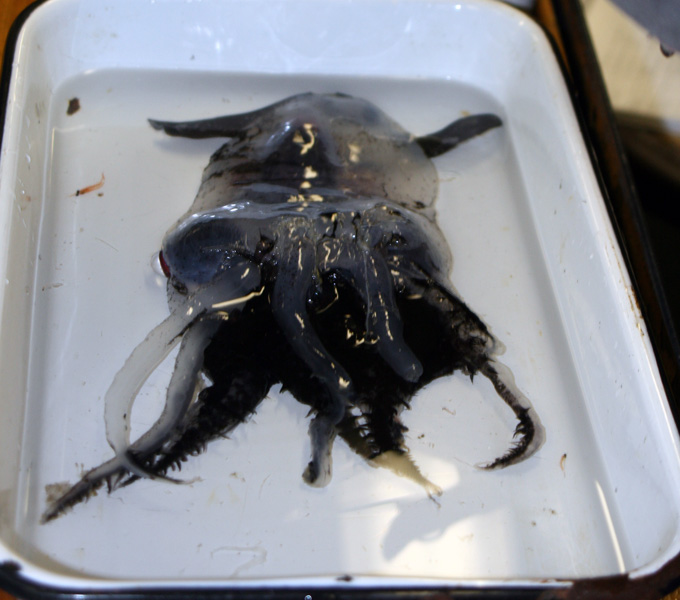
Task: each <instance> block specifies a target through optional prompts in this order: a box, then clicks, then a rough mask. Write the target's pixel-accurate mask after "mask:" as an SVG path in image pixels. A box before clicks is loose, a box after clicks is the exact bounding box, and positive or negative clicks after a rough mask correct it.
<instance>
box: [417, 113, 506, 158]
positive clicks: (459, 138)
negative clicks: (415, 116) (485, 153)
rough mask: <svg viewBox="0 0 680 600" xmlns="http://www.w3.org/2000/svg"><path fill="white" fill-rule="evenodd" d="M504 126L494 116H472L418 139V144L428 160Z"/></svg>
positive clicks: (488, 114)
mask: <svg viewBox="0 0 680 600" xmlns="http://www.w3.org/2000/svg"><path fill="white" fill-rule="evenodd" d="M502 124H503V122H502V121H501V120H500V119H499V118H498V117H497V116H496V115H494V114H490V113H483V114H479V115H471V116H469V117H463V118H462V119H458V120H457V121H454V122H453V123H451V124H450V125H447V126H446V127H444V129H440V130H439V131H435V132H434V133H430V134H428V135H424V136H422V137H419V138H416V143H417V144H418V145H419V146H420V147H421V148H422V149H423V151H424V152H425V155H426V156H427V157H428V158H434V157H435V156H440V155H441V154H444V153H445V152H448V151H449V150H451V149H452V148H455V147H456V146H457V145H458V144H462V143H463V142H466V141H467V140H469V139H471V138H473V137H476V136H478V135H481V134H482V133H485V132H487V131H488V130H489V129H493V128H494V127H500V126H501V125H502Z"/></svg>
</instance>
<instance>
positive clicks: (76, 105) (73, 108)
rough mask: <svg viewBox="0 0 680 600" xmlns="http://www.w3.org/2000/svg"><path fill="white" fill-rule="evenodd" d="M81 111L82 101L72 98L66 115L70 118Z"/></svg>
mask: <svg viewBox="0 0 680 600" xmlns="http://www.w3.org/2000/svg"><path fill="white" fill-rule="evenodd" d="M79 110H80V100H78V98H71V99H70V100H69V101H68V108H67V109H66V114H67V115H68V116H69V117H70V116H71V115H74V114H76V113H77V112H78V111H79Z"/></svg>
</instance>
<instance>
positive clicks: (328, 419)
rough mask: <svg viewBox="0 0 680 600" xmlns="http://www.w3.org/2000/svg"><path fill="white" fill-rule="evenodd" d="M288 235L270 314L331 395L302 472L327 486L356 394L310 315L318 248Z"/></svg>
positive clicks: (314, 426) (314, 427)
mask: <svg viewBox="0 0 680 600" xmlns="http://www.w3.org/2000/svg"><path fill="white" fill-rule="evenodd" d="M288 233H289V235H287V236H286V240H285V245H286V248H285V249H284V248H282V247H279V248H277V249H276V250H275V254H276V255H277V256H279V265H278V273H277V277H276V281H275V282H274V286H273V289H272V311H273V314H274V317H275V318H276V321H277V322H278V324H279V326H280V327H281V330H282V331H283V333H284V335H285V336H286V337H287V339H288V342H289V343H290V345H291V346H292V348H293V350H294V352H295V353H296V354H297V355H298V357H299V358H300V359H301V360H302V361H303V362H304V363H305V364H306V365H307V367H308V368H309V369H310V371H311V372H312V373H314V376H315V377H316V378H318V379H319V380H321V381H322V382H323V383H324V385H325V387H326V388H327V390H328V392H329V395H328V399H329V402H328V403H327V404H326V405H325V406H315V409H316V411H317V414H316V416H315V417H314V418H313V419H312V422H311V423H310V426H309V434H310V438H311V441H312V460H311V461H310V463H309V465H308V466H307V469H306V470H305V472H304V474H303V478H304V479H305V481H306V482H307V483H310V484H312V485H316V486H323V485H326V484H327V483H328V481H329V480H330V474H331V464H330V453H331V449H332V445H333V438H334V437H335V433H336V431H335V426H336V425H337V424H338V423H339V422H340V420H341V419H342V418H343V416H344V414H345V408H346V406H347V405H348V403H349V400H350V399H351V397H352V396H353V394H354V390H353V386H352V381H351V379H350V377H349V375H348V374H347V372H346V371H345V369H344V368H343V367H342V366H341V365H340V364H338V363H337V361H336V360H335V359H334V358H333V357H332V356H331V355H330V354H329V353H328V351H327V350H326V348H325V347H324V346H323V344H322V342H321V340H320V339H319V337H318V335H317V334H316V332H315V331H314V327H313V325H312V323H311V321H310V319H309V315H308V313H307V295H308V290H309V287H310V285H311V282H312V278H313V274H314V270H315V267H316V246H315V244H313V243H312V242H311V241H310V240H308V239H306V238H305V237H304V234H300V233H299V232H297V231H290V232H288ZM282 245H283V244H280V246H282Z"/></svg>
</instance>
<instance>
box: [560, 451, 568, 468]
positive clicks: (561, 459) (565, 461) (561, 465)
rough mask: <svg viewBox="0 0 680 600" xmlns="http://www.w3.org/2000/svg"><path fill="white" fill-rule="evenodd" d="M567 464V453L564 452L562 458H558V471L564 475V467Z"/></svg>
mask: <svg viewBox="0 0 680 600" xmlns="http://www.w3.org/2000/svg"><path fill="white" fill-rule="evenodd" d="M566 464H567V453H566V452H565V453H564V454H563V455H562V458H560V469H562V472H563V473H564V466H565V465H566Z"/></svg>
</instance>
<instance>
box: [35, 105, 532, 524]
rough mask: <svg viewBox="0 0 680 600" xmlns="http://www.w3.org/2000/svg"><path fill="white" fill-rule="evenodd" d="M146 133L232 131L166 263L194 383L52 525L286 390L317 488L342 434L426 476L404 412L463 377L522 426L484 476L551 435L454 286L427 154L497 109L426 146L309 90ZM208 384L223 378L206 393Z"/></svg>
mask: <svg viewBox="0 0 680 600" xmlns="http://www.w3.org/2000/svg"><path fill="white" fill-rule="evenodd" d="M150 123H151V125H152V126H153V127H154V128H155V129H159V130H163V131H165V133H167V134H169V135H174V136H183V137H190V138H207V137H226V138H229V140H228V141H227V142H226V143H225V144H224V145H223V146H221V147H220V148H219V149H218V150H217V151H216V152H215V153H214V154H213V156H212V157H211V159H210V162H209V164H208V166H207V167H206V169H205V171H204V173H203V178H202V182H201V186H200V188H199V191H198V194H197V196H196V199H195V201H194V203H193V205H192V206H191V208H190V209H189V211H188V212H187V213H186V214H185V215H184V216H183V217H182V218H181V219H180V220H179V221H178V223H177V224H176V225H175V226H174V227H173V228H172V229H171V230H170V231H169V232H168V233H167V234H166V236H165V238H164V240H163V244H162V250H161V253H160V259H161V264H162V266H163V270H164V272H165V273H166V275H167V277H168V296H169V303H170V307H171V309H172V310H173V312H177V313H180V312H181V311H184V310H187V306H188V307H189V310H188V311H187V314H192V317H191V319H190V320H189V321H188V323H187V325H186V327H185V328H184V329H183V339H182V345H181V347H180V352H179V354H178V358H177V365H178V367H177V369H178V370H179V369H180V367H181V369H182V371H181V372H182V376H181V377H180V376H179V375H178V376H177V377H176V378H175V376H173V378H174V379H176V381H174V382H171V384H170V387H169V391H168V398H167V405H166V409H167V412H168V416H167V417H166V418H162V419H159V422H158V423H157V424H156V425H155V426H154V428H152V430H150V431H149V432H148V433H147V434H145V435H144V436H142V438H140V439H139V440H137V441H136V442H134V443H132V444H128V445H127V446H125V447H123V448H120V447H115V444H114V443H112V446H114V450H116V457H115V458H114V459H112V460H110V461H108V462H107V463H104V464H103V465H101V466H99V467H96V468H95V469H92V470H91V471H90V472H88V473H87V474H86V475H85V476H84V477H83V478H82V479H81V481H80V482H78V483H77V484H76V485H75V486H73V487H72V488H71V489H70V490H69V491H68V492H67V493H66V494H64V495H63V496H62V497H61V498H59V499H57V500H56V501H54V502H53V503H51V505H50V506H49V507H48V509H47V511H46V512H45V514H44V516H43V520H45V521H47V520H50V519H52V518H54V517H56V516H58V515H59V514H60V513H61V512H63V511H64V510H65V509H66V508H69V507H71V506H73V505H74V504H76V503H78V502H80V501H82V500H84V499H86V498H87V497H89V495H91V494H92V493H93V491H94V490H96V489H97V488H99V487H101V486H102V485H103V484H104V483H107V484H108V487H109V490H111V489H114V488H118V487H122V486H125V485H128V484H129V483H132V482H133V481H135V480H136V479H138V478H139V477H142V476H148V477H155V478H168V477H167V473H168V471H170V470H174V469H175V468H178V467H180V466H181V463H182V462H183V461H185V460H187V458H188V457H189V456H191V455H195V454H198V453H200V452H201V451H203V450H204V448H205V446H206V444H207V443H208V442H209V441H211V440H212V439H215V438H220V437H223V436H225V435H227V434H228V433H229V432H230V431H232V430H233V429H234V428H235V427H236V426H238V425H239V424H240V423H243V422H244V421H245V420H247V419H248V418H249V417H250V416H251V415H252V414H253V413H254V412H255V410H256V409H257V407H258V405H259V403H260V402H261V401H262V400H263V399H264V398H265V396H266V395H267V393H268V392H269V390H270V388H271V387H272V386H273V385H275V384H279V383H280V384H282V387H283V389H285V390H287V391H289V392H290V393H291V394H292V395H293V396H294V397H295V398H296V399H297V400H298V401H299V402H302V403H304V404H306V405H308V406H309V407H310V408H311V413H312V414H313V415H314V416H313V418H312V420H311V423H310V428H309V432H310V438H311V444H312V456H311V460H310V462H309V465H308V466H307V469H306V470H305V472H304V474H303V478H304V480H305V481H306V482H307V483H308V484H310V485H314V486H322V485H326V484H327V483H328V482H329V481H330V478H331V451H332V443H333V440H334V438H335V436H336V435H338V434H339V435H340V436H341V437H342V438H343V439H344V440H345V441H346V442H347V443H348V444H349V446H350V447H351V448H353V449H354V450H355V451H356V452H357V453H358V454H359V455H361V456H362V457H364V458H366V459H371V460H376V459H378V458H379V457H380V456H383V455H386V454H387V453H392V455H394V456H397V457H403V460H404V461H405V462H406V463H408V465H409V466H410V467H411V468H412V469H414V470H415V472H417V467H415V465H414V464H413V463H412V462H411V460H410V457H408V452H407V450H406V447H405V444H404V437H403V432H404V431H405V428H404V426H403V425H402V424H401V422H400V420H399V413H400V412H401V410H402V409H403V408H404V407H408V406H410V401H411V398H412V397H413V395H414V394H415V393H416V392H417V391H418V390H420V389H421V388H422V387H423V386H425V385H427V384H428V383H429V382H431V381H432V380H434V379H436V378H438V377H442V376H446V375H450V374H451V373H453V372H454V371H456V370H461V371H462V372H463V373H465V374H468V375H470V377H472V376H473V375H474V374H476V373H481V374H483V375H484V376H486V377H487V378H489V380H490V381H491V382H492V383H493V385H494V387H495V389H496V391H497V392H498V394H499V396H500V397H501V398H502V399H503V400H504V401H505V402H506V403H507V404H508V405H509V406H510V408H511V409H512V410H513V411H514V413H515V415H516V417H517V419H518V421H519V423H518V425H517V428H516V430H515V436H516V438H517V439H516V441H515V442H514V444H513V445H512V446H511V447H510V449H509V450H508V451H507V452H506V453H505V454H504V455H503V456H501V457H499V458H497V459H495V460H494V461H492V462H491V463H489V464H487V465H484V467H483V468H487V469H493V468H498V467H504V466H508V465H511V464H514V463H516V462H519V461H521V460H524V459H526V458H527V457H528V456H530V455H531V454H533V453H534V452H535V451H536V450H537V449H538V448H539V447H540V445H541V444H542V443H543V440H544V431H543V427H542V425H541V423H540V420H539V419H538V416H537V415H536V413H535V411H534V409H533V408H532V407H531V404H530V403H529V401H528V400H527V399H526V398H525V397H524V396H523V395H522V393H521V392H520V391H519V390H518V389H517V388H516V387H515V386H514V383H513V382H512V377H511V376H509V372H508V371H507V369H506V368H505V367H503V366H502V365H501V364H500V363H498V362H497V361H496V360H495V359H494V357H493V350H494V347H495V346H496V342H495V340H494V338H493V337H492V335H491V334H490V333H489V331H488V329H487V327H486V326H485V325H484V323H483V322H482V321H481V320H480V319H479V318H478V317H477V316H476V315H475V314H474V313H473V312H472V311H471V310H470V309H469V308H468V307H467V306H466V305H465V304H464V303H463V302H462V301H461V300H460V299H459V298H458V297H456V295H455V294H454V293H453V291H452V286H451V284H450V283H449V279H448V277H449V271H450V268H451V257H450V253H449V250H448V247H447V245H446V242H445V240H444V238H443V236H442V234H441V232H440V230H439V228H438V227H437V224H436V221H435V211H434V202H435V200H436V196H437V187H438V186H437V173H436V170H435V168H434V165H433V164H432V161H431V160H430V159H431V158H433V157H435V156H438V155H440V154H443V153H445V152H447V151H449V150H451V149H452V148H454V147H455V146H457V145H458V144H459V143H461V142H464V141H466V140H468V139H470V138H472V137H474V136H477V135H480V134H482V133H484V132H486V131H488V130H489V129H492V128H495V127H498V126H500V125H501V121H500V119H499V118H498V117H496V116H495V115H492V114H481V115H475V116H471V117H466V118H463V119H460V120H457V121H454V122H453V123H451V124H450V125H448V126H447V127H445V128H444V129H442V130H440V131H437V132H434V133H432V134H429V135H426V136H422V137H414V136H412V135H411V134H409V133H408V132H406V131H405V130H403V129H402V128H401V127H400V126H399V125H398V124H397V123H396V122H394V121H393V120H392V119H390V118H389V117H388V116H387V115H385V114H384V113H383V112H381V111H380V110H379V109H378V108H377V107H375V106H374V105H372V104H371V103H369V102H367V101H365V100H361V99H357V98H353V97H351V96H346V95H343V94H333V95H317V94H311V93H310V94H302V95H298V96H293V97H291V98H288V99H286V100H283V101H281V102H278V103H276V104H273V105H271V106H268V107H265V108H263V109H260V110H256V111H254V112H251V113H244V114H239V115H232V116H225V117H220V118H216V119H208V120H204V121H193V122H184V123H169V122H162V121H150ZM206 297H208V298H209V300H206ZM159 327H160V326H159ZM140 346H141V345H140ZM201 374H202V375H204V376H205V377H206V378H207V379H208V380H209V382H210V385H208V386H207V387H205V388H204V389H202V390H201V391H200V392H199V393H198V394H197V396H195V393H194V392H195V388H196V382H197V380H198V378H199V376H201ZM125 418H127V417H125ZM109 439H110V441H111V438H109ZM397 470H398V471H400V472H402V473H403V472H404V471H408V470H409V468H405V469H404V468H398V469H397ZM412 478H414V479H416V480H418V481H419V482H420V483H421V484H423V485H425V487H426V489H428V491H429V492H431V491H432V490H433V489H434V487H435V486H431V487H428V485H426V484H429V482H427V481H426V480H425V479H424V478H422V477H421V476H418V477H412Z"/></svg>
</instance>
